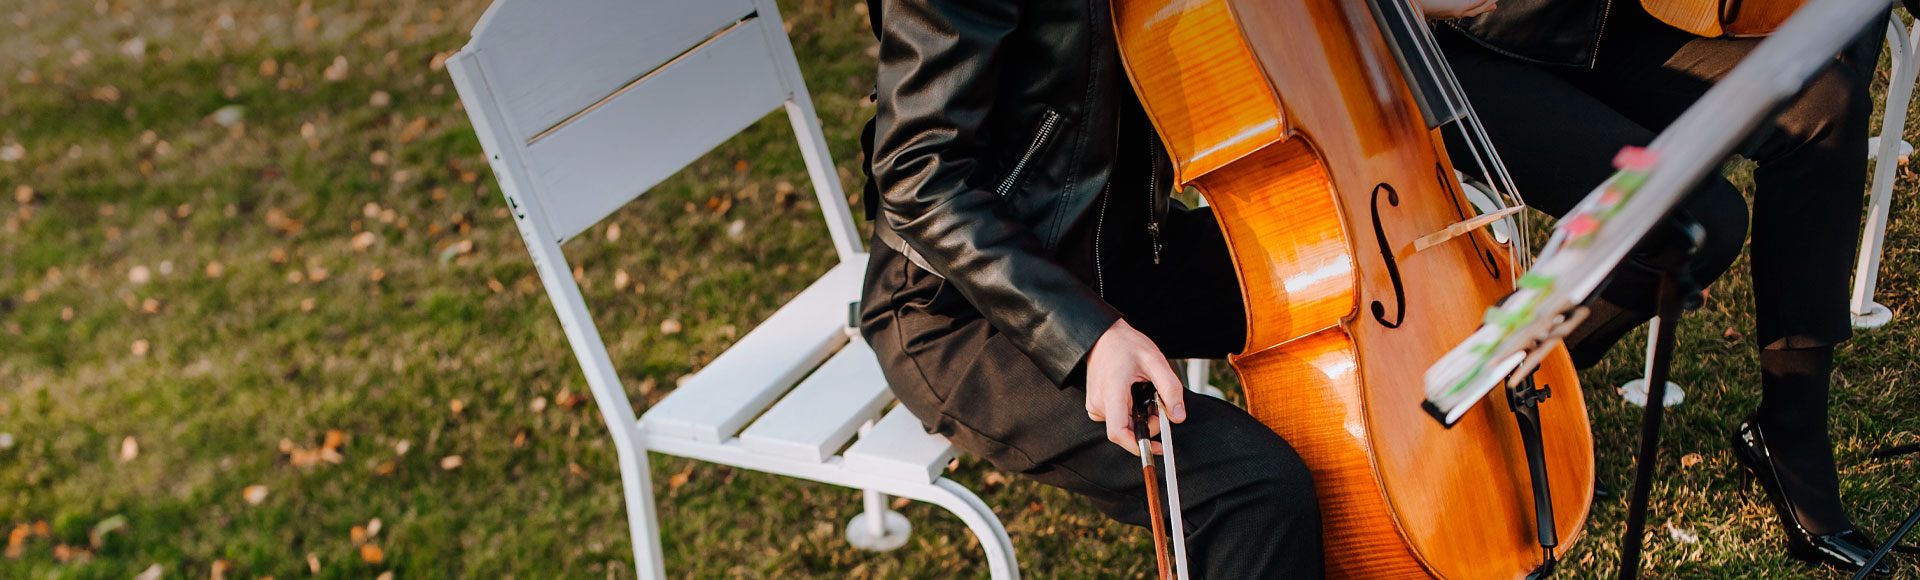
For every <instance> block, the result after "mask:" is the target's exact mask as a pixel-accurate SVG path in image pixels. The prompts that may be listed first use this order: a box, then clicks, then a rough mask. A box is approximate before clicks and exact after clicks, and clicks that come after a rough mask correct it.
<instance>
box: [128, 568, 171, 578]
mask: <svg viewBox="0 0 1920 580" xmlns="http://www.w3.org/2000/svg"><path fill="white" fill-rule="evenodd" d="M164 573H166V570H165V569H163V568H161V567H160V565H159V564H154V565H152V566H148V567H147V569H146V570H142V571H140V574H139V575H137V576H134V577H133V580H160V575H161V574H164Z"/></svg>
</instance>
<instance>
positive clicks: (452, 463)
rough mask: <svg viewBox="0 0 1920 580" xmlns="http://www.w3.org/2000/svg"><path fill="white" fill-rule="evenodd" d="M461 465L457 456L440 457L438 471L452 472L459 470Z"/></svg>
mask: <svg viewBox="0 0 1920 580" xmlns="http://www.w3.org/2000/svg"><path fill="white" fill-rule="evenodd" d="M461 463H463V462H462V461H461V459H460V456H458V455H448V456H446V457H442V458H440V469H445V470H447V471H452V470H455V469H459V468H460V465H461Z"/></svg>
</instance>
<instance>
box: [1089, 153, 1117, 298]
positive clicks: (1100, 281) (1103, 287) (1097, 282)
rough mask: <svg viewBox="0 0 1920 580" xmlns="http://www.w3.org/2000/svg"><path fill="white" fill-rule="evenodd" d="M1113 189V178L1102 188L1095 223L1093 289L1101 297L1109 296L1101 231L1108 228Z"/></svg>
mask: <svg viewBox="0 0 1920 580" xmlns="http://www.w3.org/2000/svg"><path fill="white" fill-rule="evenodd" d="M1110 191H1113V180H1111V179H1109V180H1107V185H1106V186H1105V187H1102V188H1100V219H1099V221H1096V222H1095V223H1094V224H1093V284H1094V286H1093V289H1094V292H1096V293H1098V294H1099V295H1100V297H1101V298H1106V297H1107V276H1106V273H1105V272H1104V271H1103V270H1102V269H1101V267H1100V233H1101V232H1104V231H1106V229H1107V193H1108V192H1110Z"/></svg>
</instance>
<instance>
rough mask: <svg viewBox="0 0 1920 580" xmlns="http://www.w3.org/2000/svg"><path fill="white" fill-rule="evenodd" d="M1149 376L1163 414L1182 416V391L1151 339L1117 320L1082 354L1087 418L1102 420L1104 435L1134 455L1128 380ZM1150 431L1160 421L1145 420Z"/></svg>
mask: <svg viewBox="0 0 1920 580" xmlns="http://www.w3.org/2000/svg"><path fill="white" fill-rule="evenodd" d="M1140 382H1151V383H1153V388H1154V390H1155V391H1156V392H1158V393H1159V394H1160V400H1161V402H1164V403H1166V405H1167V414H1168V416H1167V419H1168V420H1171V421H1173V422H1175V423H1179V422H1182V421H1185V420H1187V406H1186V402H1185V399H1184V398H1183V397H1182V395H1185V394H1186V392H1187V390H1186V388H1185V387H1184V386H1182V385H1181V384H1180V377H1179V376H1177V375H1175V374H1174V373H1173V367H1171V366H1168V365H1167V357H1166V356H1164V355H1161V354H1160V348H1159V347H1157V346H1154V344H1153V340H1152V339H1149V338H1147V335H1144V334H1140V331H1138V330H1134V329H1133V326H1131V325H1128V324H1127V321H1126V320H1118V321H1115V322H1114V323H1113V326H1111V327H1108V328H1107V332H1106V333H1105V334H1102V335H1100V340H1098V341H1095V342H1094V343H1093V351H1092V352H1090V353H1088V354H1087V418H1089V419H1093V420H1094V421H1103V422H1105V423H1106V424H1107V440H1108V441H1112V442H1113V444H1115V445H1119V446H1120V447H1122V448H1125V449H1126V450H1127V452H1128V453H1133V454H1135V455H1139V454H1140V452H1139V450H1138V449H1137V448H1135V445H1137V444H1139V438H1138V437H1137V436H1136V435H1135V434H1134V432H1133V425H1132V423H1133V422H1132V414H1131V411H1132V409H1133V384H1134V383H1140ZM1147 425H1148V427H1147V428H1148V430H1149V431H1152V433H1149V436H1152V435H1158V434H1159V433H1160V423H1159V421H1148V422H1147ZM1153 453H1154V454H1156V455H1158V454H1160V453H1162V450H1161V448H1160V442H1158V441H1155V442H1153Z"/></svg>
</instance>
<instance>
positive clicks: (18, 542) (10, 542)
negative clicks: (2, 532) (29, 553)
mask: <svg viewBox="0 0 1920 580" xmlns="http://www.w3.org/2000/svg"><path fill="white" fill-rule="evenodd" d="M26 549H27V525H26V524H19V525H16V526H14V527H13V531H11V532H8V533H7V554H6V555H7V559H8V560H16V559H19V558H20V554H21V552H23V551H25V550H26Z"/></svg>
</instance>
